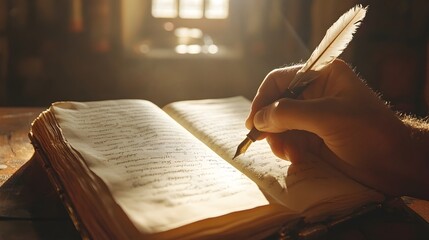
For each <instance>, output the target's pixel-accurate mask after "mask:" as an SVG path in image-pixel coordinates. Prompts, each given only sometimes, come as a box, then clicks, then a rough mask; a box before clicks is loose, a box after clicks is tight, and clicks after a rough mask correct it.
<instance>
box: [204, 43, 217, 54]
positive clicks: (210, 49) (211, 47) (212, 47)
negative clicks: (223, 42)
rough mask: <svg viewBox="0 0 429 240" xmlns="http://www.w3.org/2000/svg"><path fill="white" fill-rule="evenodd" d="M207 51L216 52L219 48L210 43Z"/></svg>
mask: <svg viewBox="0 0 429 240" xmlns="http://www.w3.org/2000/svg"><path fill="white" fill-rule="evenodd" d="M207 51H208V52H209V53H210V54H216V53H217V52H218V51H219V48H218V46H216V45H214V44H212V45H210V46H208V48H207Z"/></svg>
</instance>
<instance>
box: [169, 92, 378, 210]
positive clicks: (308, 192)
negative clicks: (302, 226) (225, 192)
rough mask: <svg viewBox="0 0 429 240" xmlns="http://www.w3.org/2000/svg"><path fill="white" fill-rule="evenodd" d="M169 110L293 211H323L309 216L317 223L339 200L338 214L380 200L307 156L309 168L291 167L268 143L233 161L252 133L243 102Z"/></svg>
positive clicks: (181, 104) (221, 101)
mask: <svg viewBox="0 0 429 240" xmlns="http://www.w3.org/2000/svg"><path fill="white" fill-rule="evenodd" d="M164 110H165V111H166V112H167V113H169V114H170V115H171V116H172V117H173V118H174V119H176V121H177V122H179V123H181V124H182V125H183V126H184V127H185V128H187V129H188V130H189V131H190V132H192V133H193V134H195V135H196V136H197V137H198V138H200V139H201V140H202V141H203V142H205V143H206V144H207V145H208V146H210V147H211V148H212V149H213V150H214V151H215V152H217V153H218V154H219V155H220V156H222V157H223V158H224V159H225V160H226V161H228V162H230V163H231V164H232V165H234V166H235V167H237V168H238V169H240V170H241V171H242V172H244V173H245V174H247V175H248V176H249V177H250V178H251V179H252V180H254V181H255V182H256V183H257V184H258V185H259V186H261V188H263V189H264V190H265V191H267V192H268V193H269V194H270V195H271V196H273V197H274V198H275V199H276V200H278V201H279V202H281V203H283V204H284V205H286V206H287V207H288V208H291V209H294V210H296V211H299V212H305V211H308V210H310V209H316V208H318V210H317V211H316V212H317V213H316V214H315V215H314V213H309V214H308V216H310V215H312V216H313V217H314V218H317V217H318V215H323V214H325V213H326V212H328V211H331V210H332V209H329V207H327V208H326V209H325V208H323V206H322V205H320V204H321V203H324V202H329V201H331V202H332V201H337V200H340V201H342V202H341V204H343V205H344V206H343V207H339V208H337V209H336V210H337V211H342V210H344V209H347V208H350V207H352V206H354V205H358V204H360V203H361V202H365V201H367V200H380V195H379V194H378V193H375V192H374V191H372V190H369V189H367V188H365V187H363V186H362V185H360V184H358V183H357V182H355V181H353V180H351V179H349V178H347V177H346V176H344V175H343V174H341V173H339V172H337V171H336V170H335V169H333V168H331V167H330V166H328V165H326V164H325V163H323V162H322V161H320V160H319V159H318V158H317V156H308V158H307V161H305V163H302V164H295V165H293V166H292V165H291V163H290V162H289V161H285V160H282V159H279V158H277V157H276V156H275V155H274V154H273V153H272V152H271V150H270V148H269V146H268V144H267V143H266V141H265V140H263V141H257V142H255V143H253V144H252V146H251V147H250V148H249V149H248V150H247V152H246V153H245V154H244V155H241V156H239V157H237V158H236V159H234V160H232V157H233V156H234V153H235V151H236V148H237V146H238V144H239V143H240V142H241V141H242V140H243V139H244V137H245V136H246V134H247V133H248V130H247V129H246V128H245V127H244V121H245V119H246V117H247V115H248V113H249V110H250V101H249V100H247V99H245V98H243V97H233V98H225V99H212V100H195V101H183V102H176V103H172V104H169V105H167V106H166V107H164ZM351 195H353V197H349V196H351ZM355 195H359V196H358V197H356V196H355ZM322 208H323V209H322ZM343 208H344V209H343Z"/></svg>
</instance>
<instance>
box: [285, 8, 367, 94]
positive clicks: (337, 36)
mask: <svg viewBox="0 0 429 240" xmlns="http://www.w3.org/2000/svg"><path fill="white" fill-rule="evenodd" d="M366 10H367V7H365V8H363V7H362V6H361V5H356V6H355V7H353V8H352V9H350V10H349V11H347V12H346V13H344V14H343V15H342V16H341V17H340V18H339V19H338V20H337V21H336V22H335V23H334V24H332V26H331V27H330V28H329V29H328V30H327V31H326V34H325V36H324V37H323V39H322V41H321V42H320V44H319V46H317V48H316V49H315V50H314V51H313V53H312V54H311V56H310V58H309V59H308V60H307V62H306V63H305V64H304V66H303V67H302V68H301V69H300V70H299V71H298V72H297V74H296V76H295V78H294V79H293V80H292V82H291V83H290V84H289V89H294V88H297V87H300V86H304V85H307V84H308V83H309V82H311V81H312V80H314V79H315V78H316V77H317V75H318V74H317V72H318V71H320V70H321V69H323V68H324V67H326V66H327V65H328V64H330V63H331V62H332V61H334V59H335V58H337V57H338V56H339V55H340V54H341V53H342V52H343V50H344V49H345V48H346V47H347V45H348V44H349V42H350V41H351V40H352V38H353V34H354V33H355V32H356V29H357V28H358V27H359V26H360V23H361V21H362V20H363V18H364V17H365V14H366Z"/></svg>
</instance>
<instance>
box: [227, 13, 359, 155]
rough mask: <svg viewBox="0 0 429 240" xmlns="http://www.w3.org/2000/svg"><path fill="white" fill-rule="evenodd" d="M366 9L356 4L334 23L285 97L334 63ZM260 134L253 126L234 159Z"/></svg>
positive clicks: (292, 94) (296, 95) (294, 92)
mask: <svg viewBox="0 0 429 240" xmlns="http://www.w3.org/2000/svg"><path fill="white" fill-rule="evenodd" d="M366 11H367V7H365V8H363V7H362V6H361V5H356V6H355V7H353V8H351V9H350V10H348V11H347V12H346V13H344V14H343V15H342V16H341V17H340V18H339V19H338V20H337V21H336V22H335V23H334V24H332V26H331V27H330V28H329V29H328V30H327V31H326V34H325V36H324V37H323V39H322V41H321V42H320V44H319V45H318V46H317V47H316V49H315V50H314V51H313V53H312V54H311V56H310V58H309V59H308V60H307V62H306V63H305V64H304V66H303V67H302V68H301V69H300V70H299V71H298V72H297V73H296V75H295V77H294V79H293V80H292V81H291V82H290V84H289V86H288V88H287V90H286V91H285V93H284V95H283V97H286V98H297V97H298V96H299V95H300V94H301V92H302V91H303V90H304V89H305V87H306V86H307V85H308V84H310V83H311V82H312V81H313V80H314V79H315V78H317V76H318V74H319V71H320V70H321V69H323V68H324V67H326V66H327V65H329V64H330V63H332V62H333V61H334V60H335V59H336V58H337V57H338V56H339V55H340V54H341V53H342V52H343V50H344V49H345V48H346V47H347V45H348V44H349V42H350V41H351V40H352V38H353V34H354V33H355V32H356V30H357V28H358V27H359V26H360V24H361V22H362V20H363V18H364V17H365V14H366ZM260 134H261V132H260V131H258V130H257V129H256V128H255V127H253V128H252V130H250V132H249V133H248V134H247V136H246V138H245V139H244V140H243V141H242V142H241V143H240V144H239V145H238V147H237V151H236V153H235V155H234V157H233V159H234V158H236V157H237V156H239V155H241V154H243V153H244V152H246V151H247V149H248V148H249V146H250V145H251V144H252V142H254V141H256V139H258V137H259V135H260Z"/></svg>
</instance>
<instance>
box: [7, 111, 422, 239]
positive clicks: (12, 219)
mask: <svg viewBox="0 0 429 240" xmlns="http://www.w3.org/2000/svg"><path fill="white" fill-rule="evenodd" d="M41 111H43V108H0V239H30V240H31V239H80V237H79V234H78V233H77V231H76V230H75V229H74V227H73V224H72V222H71V221H70V219H69V217H68V215H67V213H66V211H65V209H64V207H63V206H62V204H61V202H60V200H59V198H58V196H57V194H56V192H55V191H54V190H53V189H52V186H51V184H50V182H49V181H48V179H47V176H46V175H45V174H44V170H43V169H42V167H41V165H40V163H39V161H38V160H37V159H34V158H32V156H33V153H34V150H33V147H32V145H31V144H30V141H29V138H28V132H29V129H30V123H31V122H32V120H33V119H35V118H36V117H37V116H38V114H39V113H40V112H41ZM428 174H429V173H428ZM428 221H429V202H428V201H423V200H418V199H413V198H407V197H404V198H400V199H396V200H394V201H391V202H389V203H387V204H386V205H385V206H384V207H383V208H380V209H377V210H375V211H372V212H370V213H368V214H366V215H364V216H362V217H359V218H357V219H354V220H352V221H349V222H347V223H344V224H341V225H340V226H338V227H336V228H335V229H331V230H330V231H329V232H328V233H327V234H325V235H323V236H320V238H318V239H429V224H428ZM273 239H275V238H274V237H273Z"/></svg>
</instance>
